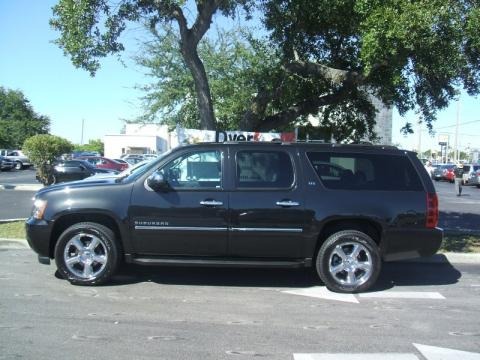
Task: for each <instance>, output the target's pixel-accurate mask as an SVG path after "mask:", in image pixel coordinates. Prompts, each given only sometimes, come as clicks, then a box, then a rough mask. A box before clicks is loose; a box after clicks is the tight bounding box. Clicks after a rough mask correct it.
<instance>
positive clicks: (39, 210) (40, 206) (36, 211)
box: [32, 199, 47, 220]
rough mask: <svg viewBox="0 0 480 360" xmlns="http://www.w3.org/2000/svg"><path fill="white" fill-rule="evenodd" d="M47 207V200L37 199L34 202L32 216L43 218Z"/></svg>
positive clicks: (38, 218)
mask: <svg viewBox="0 0 480 360" xmlns="http://www.w3.org/2000/svg"><path fill="white" fill-rule="evenodd" d="M46 208H47V200H40V199H37V200H35V201H34V202H33V211H32V216H33V217H34V218H35V219H37V220H42V219H43V214H44V213H45V209H46Z"/></svg>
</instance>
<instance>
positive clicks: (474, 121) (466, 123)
mask: <svg viewBox="0 0 480 360" xmlns="http://www.w3.org/2000/svg"><path fill="white" fill-rule="evenodd" d="M476 122H480V120H472V121H467V122H464V123H460V124H458V125H468V124H473V123H476ZM455 126H457V124H454V125H448V126H442V127H439V128H436V130H438V129H446V128H451V127H455Z"/></svg>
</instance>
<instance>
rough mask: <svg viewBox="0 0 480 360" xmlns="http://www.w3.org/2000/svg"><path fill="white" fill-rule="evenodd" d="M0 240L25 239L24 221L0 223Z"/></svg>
mask: <svg viewBox="0 0 480 360" xmlns="http://www.w3.org/2000/svg"><path fill="white" fill-rule="evenodd" d="M0 239H26V234H25V221H12V222H7V223H0Z"/></svg>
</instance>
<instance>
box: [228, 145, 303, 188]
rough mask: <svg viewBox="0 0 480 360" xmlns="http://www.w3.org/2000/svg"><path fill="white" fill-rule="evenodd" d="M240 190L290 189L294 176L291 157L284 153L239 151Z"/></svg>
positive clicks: (238, 180)
mask: <svg viewBox="0 0 480 360" xmlns="http://www.w3.org/2000/svg"><path fill="white" fill-rule="evenodd" d="M236 165H237V171H236V186H237V187H239V188H280V189H285V188H290V187H292V184H293V180H294V175H293V165H292V160H291V159H290V156H289V155H288V154H287V153H286V152H283V151H239V152H238V153H237V156H236Z"/></svg>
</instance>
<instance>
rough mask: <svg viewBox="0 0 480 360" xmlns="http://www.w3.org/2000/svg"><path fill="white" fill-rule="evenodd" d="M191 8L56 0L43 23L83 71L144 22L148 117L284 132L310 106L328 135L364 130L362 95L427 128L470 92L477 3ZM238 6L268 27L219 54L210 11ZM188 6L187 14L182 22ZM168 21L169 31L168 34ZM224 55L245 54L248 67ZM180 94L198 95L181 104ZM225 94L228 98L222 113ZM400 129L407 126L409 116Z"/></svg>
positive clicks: (369, 121) (271, 3)
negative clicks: (150, 81)
mask: <svg viewBox="0 0 480 360" xmlns="http://www.w3.org/2000/svg"><path fill="white" fill-rule="evenodd" d="M189 4H190V8H188V5H189ZM191 5H192V4H191V3H188V2H185V1H174V0H169V1H156V0H121V1H116V2H113V1H112V2H110V1H108V0H82V1H75V0H60V1H59V3H58V5H56V6H55V7H54V17H53V19H52V20H51V24H52V26H53V27H54V28H56V29H57V30H59V31H60V38H59V39H58V40H57V43H58V44H59V46H60V47H62V48H63V49H64V50H65V52H66V53H67V54H69V55H70V56H71V58H72V61H73V63H74V64H75V65H76V66H78V67H83V68H85V69H87V70H88V71H90V72H91V73H92V74H94V73H95V71H97V70H98V68H99V66H100V63H99V59H100V58H102V57H104V56H107V55H108V54H115V53H119V52H121V51H122V50H123V49H124V47H123V44H122V43H121V41H120V35H121V33H122V32H123V31H124V30H125V28H126V27H127V25H128V24H129V23H131V22H138V23H146V24H148V26H149V28H150V29H152V32H153V34H155V39H154V43H153V45H154V46H155V47H156V48H150V55H152V56H147V57H146V58H144V64H143V65H146V66H147V67H149V68H150V69H151V71H150V74H151V75H152V76H154V77H155V78H156V79H157V85H159V84H160V86H158V87H156V88H155V87H151V88H150V89H147V96H146V100H147V101H146V104H147V105H148V106H150V108H149V112H147V114H148V113H150V114H153V113H155V112H157V114H160V115H165V114H166V115H167V116H166V120H168V121H172V120H173V119H174V118H175V117H172V116H170V115H172V114H173V113H174V112H175V111H176V116H177V119H179V118H181V116H182V115H185V114H187V115H188V116H187V118H188V119H194V117H195V116H196V117H197V118H198V121H197V123H198V127H199V128H203V129H215V128H216V127H217V126H221V127H230V126H234V125H235V124H236V127H237V128H241V129H245V130H261V131H267V130H271V129H276V130H282V129H285V128H288V127H290V126H292V125H293V124H299V123H300V124H302V123H304V124H306V123H307V119H308V116H309V115H314V116H317V117H319V118H320V127H322V128H326V129H329V130H330V132H331V133H332V134H334V136H335V137H336V138H337V139H340V140H341V139H344V138H346V137H347V136H349V134H352V133H355V134H356V136H357V137H358V136H360V135H361V134H362V133H363V134H364V135H365V134H367V135H370V136H373V133H372V126H373V122H374V116H375V110H374V109H373V106H372V103H371V100H370V97H371V95H374V96H376V97H378V98H380V99H381V100H382V101H383V102H384V103H385V104H387V105H389V106H396V107H397V108H398V110H399V112H400V114H404V113H405V112H406V111H408V110H415V111H418V112H419V113H420V114H421V116H422V118H423V121H424V122H425V123H426V124H427V126H429V127H430V128H431V124H432V121H433V120H434V119H435V115H436V112H437V111H438V110H440V109H442V108H444V107H446V106H447V105H448V103H449V102H450V101H451V100H452V99H454V98H455V96H456V95H457V92H458V91H459V90H460V89H462V88H463V89H465V90H466V91H467V92H468V93H469V94H471V95H476V94H478V92H479V74H480V60H479V52H480V32H478V31H477V30H478V28H479V25H480V6H479V5H480V2H479V1H478V0H421V1H410V0H318V1H314V2H312V1H309V0H263V1H260V2H251V1H248V0H243V1H226V0H224V1H221V0H197V1H196V2H195V5H196V9H193V8H192V6H191ZM254 5H255V6H256V9H255V12H252V11H251V10H252V7H253V6H254ZM239 8H243V9H246V10H247V11H246V12H244V13H243V12H242V14H246V16H250V15H251V14H252V13H254V14H255V15H256V16H257V17H258V19H259V20H258V21H259V24H260V22H261V24H263V25H264V27H265V31H263V32H260V33H263V34H268V35H267V36H268V38H266V39H262V38H260V37H259V38H257V39H250V40H249V41H245V40H248V39H243V40H241V39H238V38H237V39H236V40H235V41H237V40H238V42H239V43H241V44H237V45H232V46H231V47H230V48H228V49H226V52H225V53H222V44H221V39H220V41H218V39H215V41H212V39H210V40H207V39H206V33H207V30H208V29H209V28H210V26H211V22H212V21H213V20H215V18H214V17H213V16H214V14H216V13H221V14H223V15H226V16H229V17H233V16H234V15H235V14H237V15H238V12H236V10H237V9H239ZM195 10H196V11H195ZM187 11H188V12H187ZM186 13H192V14H194V16H193V17H194V20H193V21H191V24H189V21H187V18H186V17H185V14H186ZM172 24H174V25H175V26H176V28H175V29H174V30H172V31H170V32H165V31H164V30H165V26H170V25H172ZM202 39H204V40H205V41H204V42H202ZM254 41H256V45H254V44H255V42H254ZM259 45H262V46H259ZM242 46H243V50H242V51H240V53H238V52H237V53H236V51H238V50H239V49H241V48H242ZM224 49H225V48H224ZM232 54H234V56H233V57H232ZM179 56H181V58H180V57H179ZM235 56H236V57H235ZM162 57H163V59H162ZM232 59H237V60H238V59H240V60H239V61H245V60H246V62H245V63H244V64H248V66H245V67H243V68H242V66H239V65H238V64H237V63H236V62H235V61H234V62H232ZM258 59H264V60H266V61H258ZM180 60H181V61H180ZM155 61H157V63H156V64H155ZM222 61H225V62H224V63H223V64H222ZM149 62H150V63H149ZM156 65H158V67H157V69H156V70H155V69H154V66H156ZM228 67H230V69H228V70H229V71H230V74H227V73H225V69H227V68H228ZM249 67H250V68H251V69H252V70H251V75H255V76H254V77H255V79H256V80H255V81H253V79H252V77H251V76H249V75H248V71H247V70H248V68H249ZM175 69H176V70H178V71H179V73H178V74H177V75H175V73H174V71H175ZM187 70H188V72H189V73H190V79H189V77H188V76H186V74H187ZM219 70H220V72H219ZM239 71H240V73H241V75H240V76H235V75H239V73H238V72H239ZM230 75H233V76H230ZM174 77H175V79H176V80H178V84H177V90H175V86H174V82H173V80H172V79H173V78H174ZM218 79H229V80H228V82H227V80H225V81H223V80H222V82H223V83H224V84H228V86H229V87H228V89H227V88H226V87H225V88H224V89H221V88H219V89H218V92H217V90H215V87H216V86H217V85H215V84H216V83H217V80H218ZM245 81H246V83H245ZM218 84H219V85H218V86H219V87H220V84H221V83H220V82H218ZM159 89H162V91H157V90H159ZM187 89H188V90H187ZM164 90H166V92H164ZM193 90H194V92H193ZM186 93H188V94H186ZM187 95H188V96H187ZM155 96H156V98H155ZM180 96H183V97H184V99H185V98H188V97H190V98H195V100H196V101H195V103H194V102H192V101H183V102H182V104H181V105H179V104H180V103H179V98H180ZM235 98H237V99H235ZM232 99H235V100H237V101H234V100H232ZM240 102H242V103H243V104H242V105H241V106H238V104H239V103H240ZM228 103H230V104H235V106H232V107H230V109H229V110H228V109H227V108H228V106H226V104H228ZM179 106H180V107H179ZM180 108H181V111H177V110H178V109H180ZM175 109H176V110H175ZM224 109H227V110H224ZM172 110H175V111H173V112H172ZM242 112H243V113H242ZM162 120H163V119H162ZM189 121H190V120H189ZM232 124H233V125H232ZM405 131H411V127H410V126H409V124H407V125H406V127H405Z"/></svg>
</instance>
